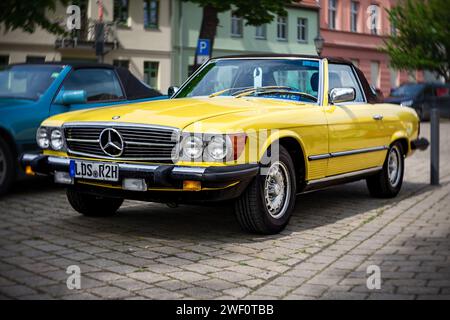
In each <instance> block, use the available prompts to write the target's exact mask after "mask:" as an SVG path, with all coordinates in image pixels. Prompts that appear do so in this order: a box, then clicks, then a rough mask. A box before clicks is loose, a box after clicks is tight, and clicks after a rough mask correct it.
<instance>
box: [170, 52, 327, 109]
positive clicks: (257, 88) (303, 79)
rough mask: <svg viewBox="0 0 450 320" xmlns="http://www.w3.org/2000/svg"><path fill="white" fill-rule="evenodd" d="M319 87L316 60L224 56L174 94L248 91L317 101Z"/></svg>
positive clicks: (236, 94) (228, 94)
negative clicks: (224, 57)
mask: <svg viewBox="0 0 450 320" xmlns="http://www.w3.org/2000/svg"><path fill="white" fill-rule="evenodd" d="M318 87H319V61H317V60H306V59H271V60H269V59H223V60H213V61H211V62H210V63H208V64H207V65H206V66H205V67H204V68H203V69H202V70H201V71H200V72H199V73H198V74H197V75H196V76H195V77H194V78H192V79H191V80H190V81H189V82H188V83H187V84H186V85H184V86H183V88H182V89H181V90H180V91H179V92H178V94H177V95H176V97H175V98H184V97H198V96H210V97H215V96H218V95H222V96H236V97H240V96H243V94H242V93H243V92H244V93H245V92H246V91H248V92H249V94H244V95H245V96H248V95H253V96H258V97H262V98H268V97H269V98H278V99H288V100H296V101H304V102H316V101H317V95H318ZM291 93H297V94H291ZM298 93H301V94H298Z"/></svg>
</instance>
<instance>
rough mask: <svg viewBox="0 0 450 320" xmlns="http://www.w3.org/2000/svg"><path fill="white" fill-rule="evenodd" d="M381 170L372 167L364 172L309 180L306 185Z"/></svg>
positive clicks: (359, 171) (380, 168)
mask: <svg viewBox="0 0 450 320" xmlns="http://www.w3.org/2000/svg"><path fill="white" fill-rule="evenodd" d="M382 169H383V167H374V168H369V169H364V170H358V171H352V172H347V173H343V174H338V175H334V176H329V177H325V178H321V179H315V180H309V181H308V182H307V183H306V184H307V185H313V184H317V183H323V182H328V181H333V180H339V179H345V178H351V177H355V176H359V175H364V174H369V173H374V172H377V171H380V170H382Z"/></svg>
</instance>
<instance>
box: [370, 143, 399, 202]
mask: <svg viewBox="0 0 450 320" xmlns="http://www.w3.org/2000/svg"><path fill="white" fill-rule="evenodd" d="M404 167H405V158H404V153H403V148H402V145H401V143H400V142H395V143H394V144H392V145H391V147H390V148H389V151H388V153H387V156H386V160H385V161H384V165H383V169H382V170H381V171H380V172H379V173H377V174H376V175H374V176H371V177H369V178H367V179H366V181H367V187H368V188H369V192H370V194H371V195H372V196H374V197H377V198H393V197H395V196H396V195H397V194H398V193H399V192H400V189H401V187H402V183H403V173H404Z"/></svg>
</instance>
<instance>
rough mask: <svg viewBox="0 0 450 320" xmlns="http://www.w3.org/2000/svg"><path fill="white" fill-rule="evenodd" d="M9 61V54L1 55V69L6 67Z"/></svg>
mask: <svg viewBox="0 0 450 320" xmlns="http://www.w3.org/2000/svg"><path fill="white" fill-rule="evenodd" d="M8 63H9V56H0V71H1V70H3V69H5V68H6V66H7V65H8Z"/></svg>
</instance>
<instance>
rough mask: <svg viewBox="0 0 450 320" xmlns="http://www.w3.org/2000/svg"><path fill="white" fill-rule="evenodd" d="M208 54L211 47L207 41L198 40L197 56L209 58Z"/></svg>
mask: <svg viewBox="0 0 450 320" xmlns="http://www.w3.org/2000/svg"><path fill="white" fill-rule="evenodd" d="M210 53H211V45H210V41H209V39H198V43H197V55H198V56H208V57H209V55H210Z"/></svg>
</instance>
